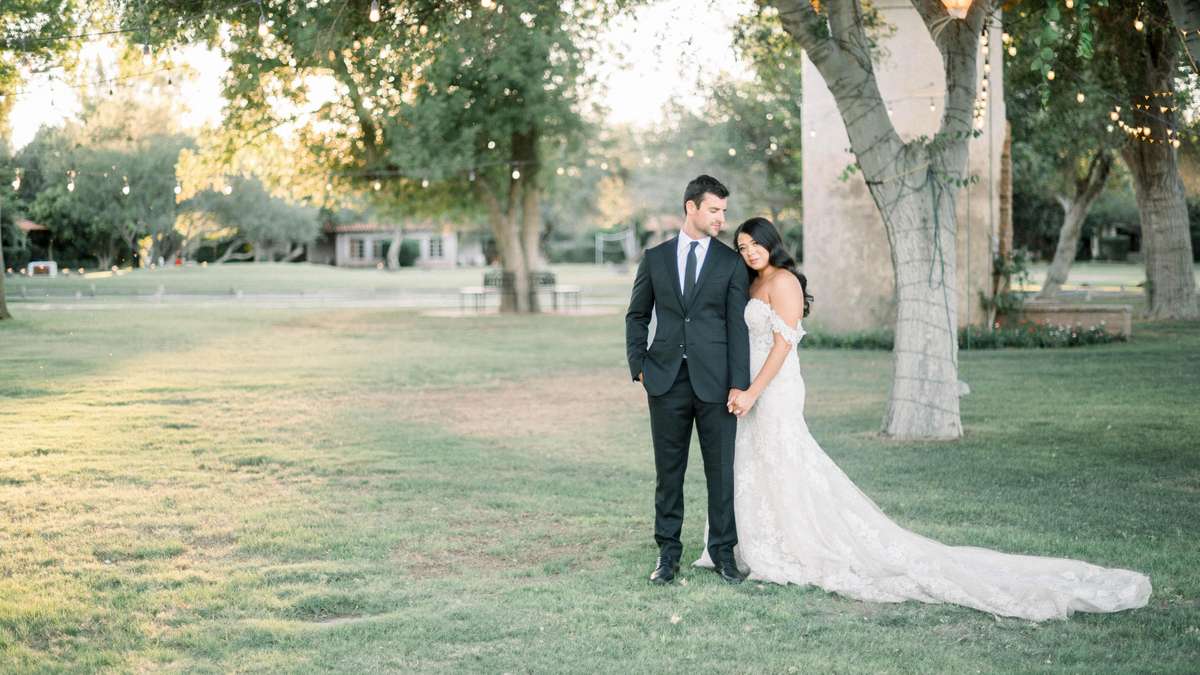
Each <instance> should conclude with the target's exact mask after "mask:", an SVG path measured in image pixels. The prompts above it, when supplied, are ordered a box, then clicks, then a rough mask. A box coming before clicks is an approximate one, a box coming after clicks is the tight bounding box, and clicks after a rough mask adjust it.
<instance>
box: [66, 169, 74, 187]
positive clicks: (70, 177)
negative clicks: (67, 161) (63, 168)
mask: <svg viewBox="0 0 1200 675" xmlns="http://www.w3.org/2000/svg"><path fill="white" fill-rule="evenodd" d="M74 191H75V169H71V170H70V171H68V172H67V192H74Z"/></svg>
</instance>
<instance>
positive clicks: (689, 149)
mask: <svg viewBox="0 0 1200 675" xmlns="http://www.w3.org/2000/svg"><path fill="white" fill-rule="evenodd" d="M687 156H688V157H689V158H690V157H695V156H696V152H695V151H694V150H692V149H691V148H688V151H687Z"/></svg>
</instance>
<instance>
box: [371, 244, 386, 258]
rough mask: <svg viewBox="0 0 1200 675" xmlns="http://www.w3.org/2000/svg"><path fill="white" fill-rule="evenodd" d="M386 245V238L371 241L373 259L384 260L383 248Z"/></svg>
mask: <svg viewBox="0 0 1200 675" xmlns="http://www.w3.org/2000/svg"><path fill="white" fill-rule="evenodd" d="M386 245H387V240H386V239H376V240H375V241H373V242H371V260H383V249H384V246H386Z"/></svg>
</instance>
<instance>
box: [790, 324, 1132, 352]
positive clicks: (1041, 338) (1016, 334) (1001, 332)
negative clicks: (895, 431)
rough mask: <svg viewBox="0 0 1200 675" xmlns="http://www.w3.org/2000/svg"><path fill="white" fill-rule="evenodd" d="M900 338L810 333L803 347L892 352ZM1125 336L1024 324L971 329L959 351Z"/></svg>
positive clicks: (879, 333) (881, 333)
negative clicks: (897, 339)
mask: <svg viewBox="0 0 1200 675" xmlns="http://www.w3.org/2000/svg"><path fill="white" fill-rule="evenodd" d="M895 341H896V336H895V334H894V333H893V332H892V331H890V330H876V331H861V332H856V333H842V334H838V335H832V334H825V333H808V334H807V335H805V336H804V342H803V345H804V347H805V348H809V349H875V350H890V349H892V346H893V345H894V344H895ZM1124 341H1125V337H1124V336H1123V335H1120V334H1116V333H1110V332H1108V331H1107V330H1106V329H1105V326H1104V324H1103V323H1101V324H1100V325H1098V326H1087V327H1083V326H1048V325H1045V324H1040V323H1032V322H1024V323H1019V324H1015V325H1011V326H1003V327H997V328H993V329H991V330H989V329H987V328H980V327H977V326H968V327H966V328H963V329H962V330H960V331H959V332H958V348H959V349H1051V348H1055V347H1081V346H1084V345H1099V344H1109V343H1112V342H1124Z"/></svg>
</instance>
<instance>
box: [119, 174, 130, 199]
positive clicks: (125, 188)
mask: <svg viewBox="0 0 1200 675" xmlns="http://www.w3.org/2000/svg"><path fill="white" fill-rule="evenodd" d="M121 182H122V183H123V185H121V194H123V195H125V196H126V197H128V196H129V176H121Z"/></svg>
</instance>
